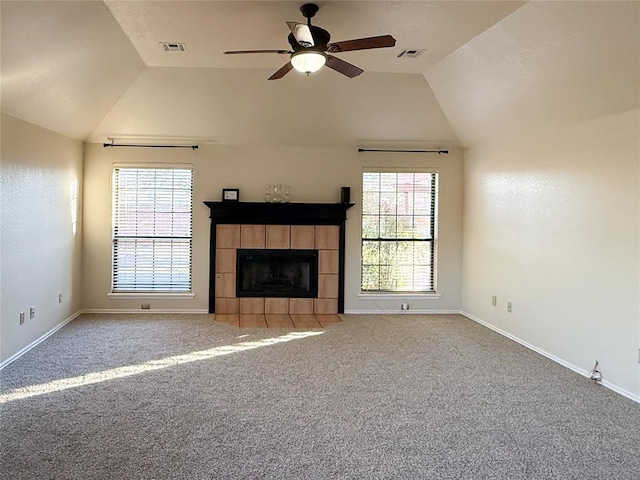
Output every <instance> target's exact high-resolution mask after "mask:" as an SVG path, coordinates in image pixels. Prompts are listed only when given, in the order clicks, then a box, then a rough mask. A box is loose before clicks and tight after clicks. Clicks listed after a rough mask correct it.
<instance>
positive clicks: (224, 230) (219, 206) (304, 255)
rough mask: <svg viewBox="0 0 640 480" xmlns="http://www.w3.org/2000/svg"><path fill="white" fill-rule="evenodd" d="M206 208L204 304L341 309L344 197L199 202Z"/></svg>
mask: <svg viewBox="0 0 640 480" xmlns="http://www.w3.org/2000/svg"><path fill="white" fill-rule="evenodd" d="M204 203H205V204H206V205H207V206H208V207H209V208H210V209H211V241H210V250H209V251H210V256H209V262H210V264H209V312H210V313H220V314H227V315H229V314H230V315H233V314H240V316H241V317H242V315H254V316H255V315H262V316H265V315H267V316H268V315H281V314H288V315H303V316H304V315H332V314H337V313H343V312H344V250H345V220H346V213H347V210H348V209H349V208H350V207H351V206H352V205H353V204H351V203H259V202H204Z"/></svg>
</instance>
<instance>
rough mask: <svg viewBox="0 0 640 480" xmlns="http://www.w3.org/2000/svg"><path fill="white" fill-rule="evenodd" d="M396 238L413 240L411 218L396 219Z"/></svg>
mask: <svg viewBox="0 0 640 480" xmlns="http://www.w3.org/2000/svg"><path fill="white" fill-rule="evenodd" d="M396 222H397V234H396V238H413V217H397V219H396Z"/></svg>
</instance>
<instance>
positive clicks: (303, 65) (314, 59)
mask: <svg viewBox="0 0 640 480" xmlns="http://www.w3.org/2000/svg"><path fill="white" fill-rule="evenodd" d="M326 62H327V57H326V56H325V55H324V54H323V53H320V52H317V51H302V52H296V53H294V54H293V55H291V65H293V68H295V69H296V70H297V71H298V72H300V73H313V72H317V71H318V70H320V69H321V68H322V67H323V66H324V64H325V63H326Z"/></svg>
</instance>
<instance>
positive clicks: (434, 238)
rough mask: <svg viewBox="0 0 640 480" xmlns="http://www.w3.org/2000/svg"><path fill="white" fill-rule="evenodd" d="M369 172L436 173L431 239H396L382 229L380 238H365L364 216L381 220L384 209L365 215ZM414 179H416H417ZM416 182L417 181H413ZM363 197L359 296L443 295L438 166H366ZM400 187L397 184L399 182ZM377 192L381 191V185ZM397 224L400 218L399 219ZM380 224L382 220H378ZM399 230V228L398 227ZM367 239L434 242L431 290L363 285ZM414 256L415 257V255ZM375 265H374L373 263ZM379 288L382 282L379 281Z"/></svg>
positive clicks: (362, 177)
mask: <svg viewBox="0 0 640 480" xmlns="http://www.w3.org/2000/svg"><path fill="white" fill-rule="evenodd" d="M367 173H378V174H384V173H392V174H403V173H405V174H431V175H433V176H432V178H431V192H432V193H431V195H430V209H429V216H430V217H431V220H430V229H429V234H430V237H431V238H413V237H412V238H404V237H397V236H396V237H394V238H383V237H382V235H381V232H378V237H377V238H370V237H367V238H365V217H366V216H369V217H371V216H377V217H378V219H380V217H382V216H383V213H382V212H381V211H378V212H377V214H374V215H371V214H366V213H365V211H366V208H365V198H364V196H365V185H364V182H365V174H367ZM414 181H415V179H414ZM414 184H415V183H414ZM361 188H362V190H361V200H362V208H361V218H360V295H359V296H360V297H363V298H366V297H375V298H399V297H416V296H419V297H440V294H439V293H438V288H437V257H438V254H437V253H438V223H439V208H438V207H439V196H440V172H439V170H438V169H436V168H405V167H399V168H393V167H363V169H362V173H361ZM396 188H397V183H396ZM378 192H379V193H381V192H382V186H379V189H378ZM394 193H396V194H397V189H396V190H394ZM399 216H402V215H398V214H397V211H396V214H395V218H396V219H397V218H398V217H399ZM411 216H412V218H413V217H415V214H414V213H412V214H411ZM396 224H397V220H396ZM378 225H380V221H379V223H378ZM396 232H397V230H396ZM367 241H378V242H385V241H389V242H406V241H410V242H429V243H430V245H431V249H430V250H431V252H430V264H429V266H428V267H429V270H430V277H431V288H430V289H428V290H408V289H398V290H394V289H383V288H378V289H365V288H363V287H364V282H365V279H364V276H365V263H364V250H365V242H367ZM414 258H415V257H414ZM372 265H374V264H372ZM381 265H382V264H381V263H380V260H378V266H379V268H382V267H381ZM415 265H416V263H415V261H414V262H412V263H411V267H412V268H415ZM378 286H379V287H380V286H381V285H380V283H378Z"/></svg>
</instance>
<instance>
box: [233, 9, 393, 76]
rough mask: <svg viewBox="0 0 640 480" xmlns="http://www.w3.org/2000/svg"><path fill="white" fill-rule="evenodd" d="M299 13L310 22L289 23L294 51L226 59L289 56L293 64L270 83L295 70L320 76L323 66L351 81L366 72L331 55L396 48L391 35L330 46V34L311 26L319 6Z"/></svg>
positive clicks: (241, 51)
mask: <svg viewBox="0 0 640 480" xmlns="http://www.w3.org/2000/svg"><path fill="white" fill-rule="evenodd" d="M300 11H301V12H302V15H303V16H304V17H305V18H306V19H307V23H306V24H305V23H298V22H287V25H288V26H289V29H290V30H291V33H290V34H289V37H288V40H289V44H290V45H291V48H292V49H293V50H231V51H227V52H224V53H225V54H227V55H237V54H244V53H278V54H286V55H290V56H291V59H290V61H289V62H287V63H286V64H285V65H283V66H282V67H281V68H280V69H279V70H278V71H277V72H275V73H274V74H273V75H271V76H270V77H269V80H277V79H279V78H282V77H284V76H285V75H286V74H287V73H289V72H290V71H291V70H292V69H296V70H297V71H299V72H302V73H306V74H309V73H313V72H317V71H318V70H320V69H321V68H322V67H323V66H324V65H326V66H327V67H329V68H331V69H333V70H335V71H336V72H339V73H341V74H343V75H346V76H347V77H349V78H353V77H357V76H358V75H360V74H361V73H362V72H363V71H364V70H362V69H361V68H358V67H356V66H355V65H352V64H351V63H349V62H345V61H344V60H341V59H339V58H338V57H334V56H333V55H331V54H332V53H341V52H351V51H354V50H367V49H371V48H386V47H393V46H395V44H396V39H395V38H393V37H392V36H391V35H381V36H378V37H368V38H357V39H354V40H345V41H343V42H334V43H329V40H330V39H331V35H329V32H327V31H326V30H325V29H323V28H320V27H316V26H315V25H311V18H313V16H314V15H315V14H316V13H317V12H318V6H317V5H316V4H315V3H305V4H304V5H302V6H301V7H300Z"/></svg>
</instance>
